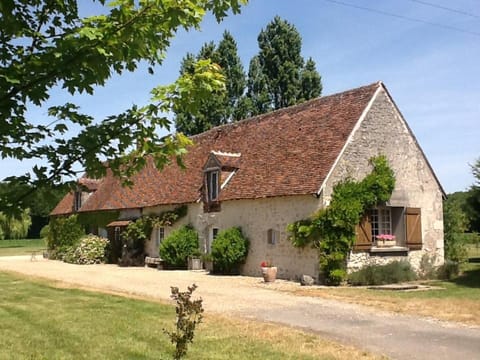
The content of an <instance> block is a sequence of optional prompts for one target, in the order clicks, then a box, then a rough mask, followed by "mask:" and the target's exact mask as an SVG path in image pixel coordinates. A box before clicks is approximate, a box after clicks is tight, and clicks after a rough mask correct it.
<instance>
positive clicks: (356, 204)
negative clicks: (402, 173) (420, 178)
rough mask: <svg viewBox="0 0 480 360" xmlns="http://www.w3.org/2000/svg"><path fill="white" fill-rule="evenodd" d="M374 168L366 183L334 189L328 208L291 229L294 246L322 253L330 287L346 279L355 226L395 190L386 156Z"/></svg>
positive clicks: (376, 159)
mask: <svg viewBox="0 0 480 360" xmlns="http://www.w3.org/2000/svg"><path fill="white" fill-rule="evenodd" d="M370 164H371V165H372V167H373V170H372V172H371V173H370V174H368V175H367V176H366V177H365V178H364V179H363V180H361V181H355V180H353V179H350V178H349V179H345V180H343V181H341V182H339V183H337V184H336V185H335V186H334V188H333V194H332V200H331V202H330V205H329V206H328V207H327V208H325V209H321V210H319V211H318V212H316V213H315V214H313V215H312V216H311V217H310V218H308V219H304V220H300V221H297V222H295V223H293V224H290V225H288V227H287V230H288V231H289V232H290V240H291V241H292V243H293V245H294V246H296V247H304V246H306V245H309V244H310V245H312V246H313V247H315V248H316V249H317V250H318V252H319V259H320V260H319V261H320V269H321V271H322V272H323V275H324V277H325V282H326V283H327V284H330V285H338V284H340V283H341V282H342V281H343V280H344V279H345V277H346V275H347V272H346V262H347V256H348V254H349V252H350V250H351V249H352V247H353V244H354V242H355V226H356V225H357V224H359V223H360V221H361V218H362V216H363V215H364V213H365V212H366V210H367V209H369V208H371V207H374V206H375V205H377V204H379V203H383V202H386V201H388V200H389V199H390V197H391V195H392V192H393V189H394V187H395V175H394V173H393V170H392V169H391V168H390V166H389V164H388V160H387V158H386V157H385V156H383V155H380V156H377V157H373V158H371V159H370Z"/></svg>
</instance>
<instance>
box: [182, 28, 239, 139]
mask: <svg viewBox="0 0 480 360" xmlns="http://www.w3.org/2000/svg"><path fill="white" fill-rule="evenodd" d="M205 59H211V60H212V61H213V62H215V63H217V64H218V65H219V66H220V68H221V71H222V74H223V75H224V76H225V87H226V91H225V92H216V93H212V94H211V96H210V97H208V98H206V99H203V100H202V102H201V104H200V106H199V111H198V113H197V114H196V115H194V114H192V113H191V112H188V111H184V109H179V110H180V111H178V112H176V114H175V115H176V116H175V124H176V129H177V131H180V132H182V133H184V134H185V135H194V134H198V133H201V132H204V131H206V130H208V129H210V128H212V127H215V126H218V125H223V124H227V123H228V122H230V121H234V120H239V119H241V118H243V117H244V116H245V111H243V107H241V106H240V103H241V99H242V96H243V93H244V91H245V83H246V80H245V72H244V70H243V65H242V63H241V60H240V57H239V56H238V50H237V44H236V42H235V39H234V38H233V36H232V35H231V34H230V33H229V32H228V31H225V32H224V33H223V38H222V40H221V41H220V43H219V44H218V47H217V46H216V45H215V44H214V43H213V42H209V43H205V44H204V45H203V46H202V48H201V49H200V51H199V53H198V54H197V55H196V56H194V55H193V54H191V53H188V54H187V55H186V56H185V57H184V58H183V60H182V64H181V67H180V75H181V76H182V75H185V74H188V73H192V64H193V63H194V62H195V61H198V60H205Z"/></svg>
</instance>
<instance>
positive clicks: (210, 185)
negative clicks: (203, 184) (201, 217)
mask: <svg viewBox="0 0 480 360" xmlns="http://www.w3.org/2000/svg"><path fill="white" fill-rule="evenodd" d="M219 180H220V179H219V171H218V170H213V171H208V172H207V198H208V199H207V200H208V201H217V200H218V193H219V186H218V184H219Z"/></svg>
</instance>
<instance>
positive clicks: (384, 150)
mask: <svg viewBox="0 0 480 360" xmlns="http://www.w3.org/2000/svg"><path fill="white" fill-rule="evenodd" d="M380 154H383V155H386V156H387V158H388V160H389V162H390V166H391V167H392V169H393V171H394V172H395V178H396V185H395V189H394V192H393V194H392V197H391V200H390V204H391V205H392V206H405V207H417V208H421V211H422V218H421V219H422V235H423V249H422V250H421V251H411V252H410V253H409V256H408V258H409V259H412V260H413V261H412V265H414V266H417V267H418V264H419V262H420V261H419V258H421V256H422V255H423V254H425V253H427V254H428V255H429V256H435V257H436V261H437V264H441V263H443V210H442V191H441V189H440V188H439V186H438V184H437V182H436V180H435V177H434V175H433V173H432V171H431V169H430V168H429V166H428V164H427V162H426V161H425V158H424V156H423V154H422V152H421V150H420V149H419V147H418V146H417V143H416V142H415V139H414V138H413V137H412V135H411V133H410V131H409V130H408V128H407V126H406V124H405V122H404V121H403V119H402V118H401V116H400V114H399V113H398V111H397V110H396V108H395V106H394V104H393V103H392V102H391V101H390V98H389V97H388V95H387V94H386V92H385V91H384V90H383V89H381V90H380V91H379V93H378V94H377V97H376V99H375V101H374V102H373V104H372V106H371V108H370V110H369V111H368V113H367V115H366V116H365V118H364V119H363V121H362V123H361V124H360V126H359V128H358V129H357V130H356V131H355V132H354V135H353V137H351V139H350V142H349V143H348V144H347V146H346V148H345V151H344V153H343V155H342V157H341V159H340V160H339V161H338V163H337V165H336V166H335V168H334V170H333V172H332V174H331V176H330V178H329V179H328V182H327V183H326V186H325V188H324V192H323V195H324V202H325V204H328V202H329V199H330V198H331V195H332V190H333V186H334V184H336V183H337V182H338V181H340V180H341V179H344V178H345V177H351V178H354V179H357V180H361V179H362V178H363V177H365V175H367V174H368V173H369V172H370V171H371V166H370V165H369V163H368V160H369V159H370V158H371V157H373V156H377V155H380ZM415 253H416V254H415ZM393 259H396V257H391V258H388V257H382V258H381V259H379V258H378V257H374V258H372V259H371V257H370V256H369V254H368V253H356V254H351V257H350V264H349V265H350V266H354V267H359V265H361V264H362V263H371V262H374V263H375V262H386V261H389V260H393Z"/></svg>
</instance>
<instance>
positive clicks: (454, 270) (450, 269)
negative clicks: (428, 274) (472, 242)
mask: <svg viewBox="0 0 480 360" xmlns="http://www.w3.org/2000/svg"><path fill="white" fill-rule="evenodd" d="M458 274H460V264H459V263H458V262H456V261H451V260H446V261H445V263H444V264H443V265H442V266H440V267H439V268H438V269H437V277H438V278H439V279H442V280H452V279H453V278H455V277H457V276H458Z"/></svg>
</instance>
